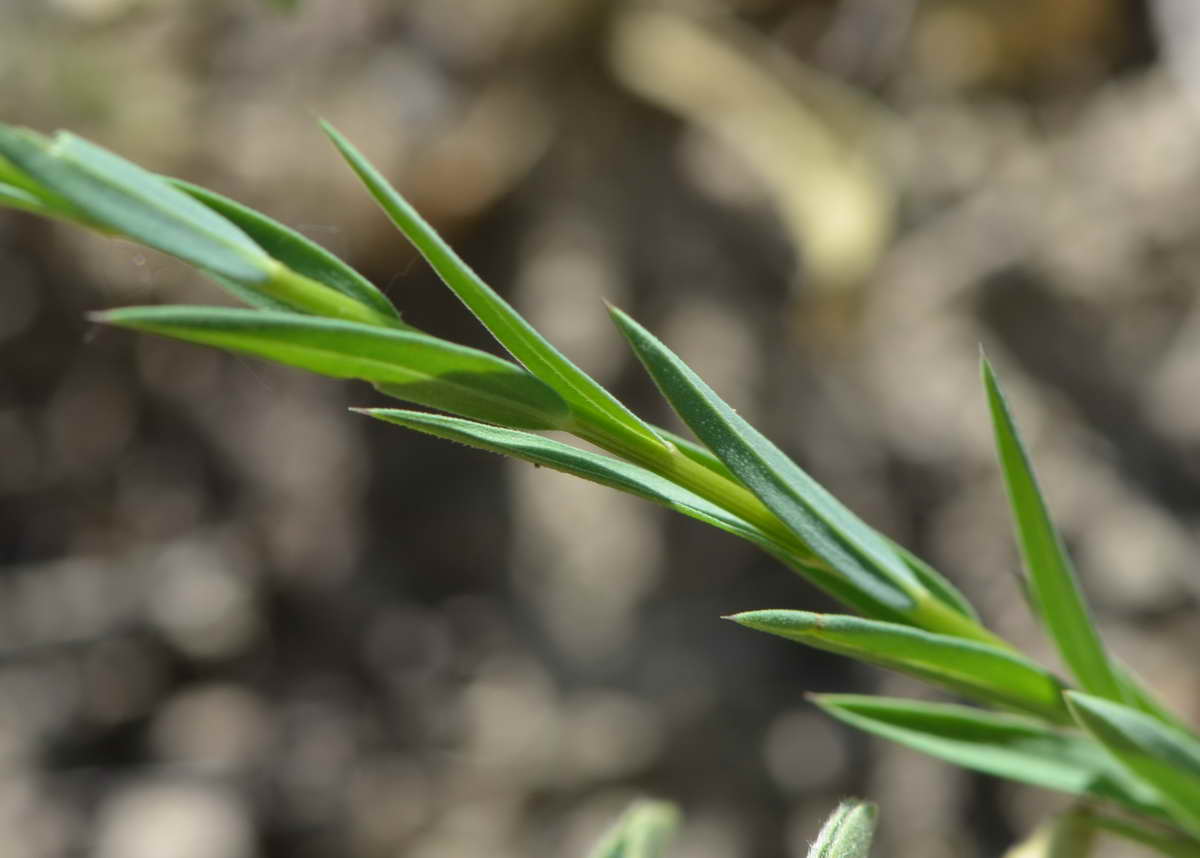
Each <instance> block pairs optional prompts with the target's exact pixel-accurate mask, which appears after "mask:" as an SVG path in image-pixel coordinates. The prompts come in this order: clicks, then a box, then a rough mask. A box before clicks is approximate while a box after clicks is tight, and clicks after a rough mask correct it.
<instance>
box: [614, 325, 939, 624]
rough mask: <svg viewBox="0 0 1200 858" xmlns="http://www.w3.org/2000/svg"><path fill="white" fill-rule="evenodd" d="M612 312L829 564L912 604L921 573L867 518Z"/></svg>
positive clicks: (723, 449)
mask: <svg viewBox="0 0 1200 858" xmlns="http://www.w3.org/2000/svg"><path fill="white" fill-rule="evenodd" d="M612 315H613V318H614V320H615V321H616V323H617V325H618V327H620V329H621V331H622V333H624V335H625V336H626V338H627V339H628V340H629V342H630V344H631V345H632V346H633V349H634V351H635V352H636V353H637V355H638V357H639V358H640V359H641V361H642V363H643V364H645V366H646V369H647V370H648V371H649V373H650V375H651V377H652V378H653V379H654V381H655V383H656V384H657V385H658V387H659V389H660V390H661V391H662V393H663V395H664V396H665V397H666V398H667V400H668V401H669V402H670V403H671V405H672V406H673V407H674V408H675V410H676V412H678V413H679V416H680V417H682V418H683V421H684V422H685V423H687V424H688V426H689V427H691V429H692V431H693V432H695V433H696V436H697V437H698V438H699V439H700V440H701V441H702V442H703V443H704V444H705V445H706V446H707V447H708V448H709V449H710V450H712V451H713V453H715V454H716V455H717V457H718V458H719V459H720V460H721V461H722V462H724V463H725V465H726V466H727V467H728V468H729V470H731V471H732V472H733V473H734V474H736V475H737V477H738V478H739V479H740V480H741V481H742V483H744V484H745V485H746V487H747V488H749V489H750V490H751V491H752V492H754V494H755V495H756V496H757V497H758V498H759V500H761V501H762V502H763V503H764V504H766V506H767V507H768V508H769V509H770V510H771V511H772V512H773V513H775V515H777V516H778V517H779V518H780V519H781V520H782V521H783V523H784V524H786V525H787V526H788V528H789V529H791V530H792V531H793V532H794V533H795V534H796V535H797V536H798V537H800V539H802V540H803V541H804V543H805V544H806V545H808V546H809V548H810V549H811V550H812V551H813V553H814V554H816V555H817V556H818V557H820V558H821V559H822V560H823V561H824V562H826V563H827V564H828V565H829V566H830V567H831V568H832V569H835V570H837V571H838V572H840V573H841V574H842V575H844V576H845V577H846V578H847V579H848V580H849V581H850V582H851V583H852V584H853V585H854V586H855V587H857V588H858V589H860V590H862V591H863V592H864V593H867V594H869V595H870V596H871V598H873V599H874V600H876V601H879V602H882V603H884V604H887V605H889V606H890V607H891V608H892V609H893V610H895V611H900V612H905V611H908V610H911V609H912V608H913V607H914V605H915V600H914V597H913V595H912V593H913V592H915V591H923V588H922V587H921V585H920V584H919V582H918V581H917V577H916V575H915V574H914V573H913V571H912V570H911V569H910V568H909V567H908V565H907V564H906V563H905V562H904V560H903V559H902V558H901V557H900V555H899V554H898V553H897V552H896V551H895V549H894V548H892V546H891V544H890V543H889V542H888V541H887V540H886V539H884V537H882V536H881V535H880V534H878V533H877V532H875V531H874V530H872V529H871V528H869V527H868V526H867V525H865V524H863V522H862V521H860V520H859V519H858V518H856V517H855V516H854V515H853V513H851V512H850V511H849V510H847V509H846V508H845V507H844V506H842V504H841V503H839V502H838V501H837V500H836V499H835V498H834V497H833V496H832V495H830V494H829V493H828V492H827V491H826V490H825V489H824V488H822V487H821V486H819V485H818V484H817V483H816V481H814V480H813V479H812V478H811V477H810V476H808V474H806V473H805V472H804V471H803V470H801V469H800V467H799V466H798V465H796V464H795V463H794V462H792V461H791V460H790V459H789V458H788V457H787V456H785V455H784V454H783V452H782V451H780V450H779V448H778V447H776V446H775V445H774V444H772V443H771V442H770V441H768V440H767V439H766V438H764V437H763V436H762V435H761V434H759V432H758V431H757V430H755V429H754V428H753V427H752V426H751V425H750V424H749V423H747V422H746V421H745V420H744V419H742V418H741V417H740V416H739V415H738V414H737V413H736V412H735V411H734V410H733V409H732V408H730V407H729V406H728V405H727V404H726V403H725V402H724V401H723V400H721V398H720V397H718V396H717V394H716V393H715V392H713V390H712V388H710V387H709V386H708V385H707V384H705V383H704V382H703V381H701V380H700V378H699V376H697V375H696V374H695V373H694V372H692V370H691V369H690V368H688V367H687V366H686V365H685V364H684V363H683V361H681V360H680V359H679V358H678V357H677V356H676V355H675V354H674V353H672V352H671V351H670V350H669V349H668V348H667V347H666V346H665V345H663V344H662V343H661V342H660V341H659V340H658V339H657V338H655V337H654V336H653V335H651V334H650V333H649V332H648V331H647V330H646V329H645V328H643V327H642V326H641V325H639V324H637V323H636V322H634V321H633V320H632V319H631V318H629V317H628V316H627V315H625V314H624V313H622V312H621V311H620V310H617V309H616V308H613V309H612Z"/></svg>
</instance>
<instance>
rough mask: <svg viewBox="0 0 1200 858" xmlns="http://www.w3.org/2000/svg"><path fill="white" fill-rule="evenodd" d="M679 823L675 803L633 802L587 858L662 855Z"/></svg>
mask: <svg viewBox="0 0 1200 858" xmlns="http://www.w3.org/2000/svg"><path fill="white" fill-rule="evenodd" d="M678 825H679V810H678V808H676V807H675V805H673V804H669V803H668V802H665V801H649V800H641V801H637V802H634V803H633V805H632V806H631V807H630V808H629V809H628V810H627V811H625V813H624V814H622V815H621V818H620V819H619V820H617V822H616V824H614V825H613V827H612V828H611V829H610V830H609V832H608V834H606V835H605V836H604V837H603V838H602V839H601V840H600V842H599V843H597V844H596V846H595V848H594V849H592V851H591V852H590V853H589V856H588V858H661V856H663V855H664V854H665V853H666V849H667V846H668V845H669V843H670V840H671V836H672V835H673V834H674V833H675V829H676V828H677V827H678Z"/></svg>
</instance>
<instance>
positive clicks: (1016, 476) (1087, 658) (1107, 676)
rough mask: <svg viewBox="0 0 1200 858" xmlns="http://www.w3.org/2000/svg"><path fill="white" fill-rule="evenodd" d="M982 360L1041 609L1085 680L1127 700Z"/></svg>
mask: <svg viewBox="0 0 1200 858" xmlns="http://www.w3.org/2000/svg"><path fill="white" fill-rule="evenodd" d="M981 366H982V372H983V382H984V386H985V387H986V388H987V397H988V406H989V408H990V409H991V412H992V426H993V428H994V430H995V435H996V449H997V452H998V454H999V457H1000V465H1001V468H1002V470H1003V471H1004V482H1005V485H1006V486H1007V488H1008V497H1009V502H1010V506H1011V507H1012V512H1013V517H1014V519H1015V521H1016V527H1017V536H1018V541H1019V542H1020V545H1021V556H1022V557H1023V558H1024V561H1025V568H1026V570H1027V571H1028V573H1029V584H1030V592H1031V593H1032V595H1033V598H1034V602H1035V604H1036V609H1035V613H1036V614H1038V615H1039V617H1040V619H1041V620H1042V622H1043V623H1045V625H1046V627H1047V631H1049V633H1050V635H1051V637H1053V639H1054V642H1055V644H1056V645H1057V647H1058V651H1059V652H1060V653H1061V654H1062V657H1063V661H1065V662H1066V663H1067V665H1068V666H1069V667H1070V668H1071V672H1072V673H1073V674H1074V675H1075V678H1076V679H1077V680H1078V681H1079V684H1080V686H1082V687H1083V689H1084V690H1086V691H1089V692H1091V693H1092V694H1097V695H1099V696H1101V697H1106V698H1108V699H1109V700H1122V699H1123V698H1124V695H1123V693H1122V688H1121V683H1120V681H1119V679H1118V677H1117V671H1116V669H1115V668H1114V666H1113V664H1112V662H1111V661H1110V660H1109V658H1108V655H1107V654H1106V653H1105V651H1104V644H1103V643H1102V642H1101V640H1100V635H1099V633H1098V632H1097V630H1096V625H1095V623H1094V622H1093V621H1092V618H1091V615H1090V613H1089V612H1088V608H1087V604H1086V602H1085V600H1084V597H1083V593H1082V591H1081V590H1080V588H1079V582H1078V580H1077V579H1076V577H1075V571H1074V569H1073V568H1072V566H1071V560H1070V558H1069V557H1068V556H1067V552H1066V549H1065V548H1064V547H1063V544H1062V540H1061V539H1060V538H1059V535H1058V531H1057V530H1056V529H1055V527H1054V524H1053V522H1052V521H1051V520H1050V513H1049V511H1048V510H1047V508H1046V504H1045V501H1044V500H1043V499H1042V493H1041V490H1040V489H1039V488H1038V484H1037V479H1036V477H1035V476H1034V473H1033V468H1032V466H1031V465H1030V462H1029V456H1028V454H1027V453H1026V451H1025V445H1024V443H1023V442H1022V441H1021V437H1020V434H1019V433H1018V431H1017V427H1016V423H1015V422H1014V421H1013V417H1012V412H1011V411H1010V410H1009V407H1008V402H1007V401H1006V400H1005V397H1004V393H1003V392H1002V391H1001V389H1000V383H999V382H998V381H997V379H996V374H995V373H994V372H993V371H992V367H991V364H989V363H988V361H987V359H986V358H985V359H983V360H982V361H981Z"/></svg>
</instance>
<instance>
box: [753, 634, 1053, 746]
mask: <svg viewBox="0 0 1200 858" xmlns="http://www.w3.org/2000/svg"><path fill="white" fill-rule="evenodd" d="M729 619H731V620H733V621H734V622H735V623H739V624H740V625H743V626H746V627H747V628H751V629H756V630H758V631H761V632H767V633H769V634H773V635H779V636H780V637H784V638H787V639H788V640H792V641H796V642H798V643H802V644H807V645H808V646H811V647H815V648H817V649H822V650H826V651H828V652H835V653H838V654H839V655H845V656H849V657H851V658H856V659H858V660H860V661H865V662H868V663H870V664H876V665H879V666H880V667H886V668H889V669H891V670H897V671H900V672H902V673H908V674H911V675H913V676H917V677H920V678H921V679H925V680H928V681H930V682H934V683H937V684H938V685H942V686H944V687H946V688H949V689H951V690H953V691H958V692H961V693H963V694H966V695H969V696H971V697H974V698H977V699H981V700H985V701H988V702H991V703H997V704H1000V705H1003V706H1008V707H1012V708H1016V709H1021V710H1023V711H1025V712H1029V713H1031V714H1034V715H1037V716H1039V717H1042V718H1047V719H1049V720H1051V721H1057V722H1059V723H1070V721H1071V718H1070V715H1069V714H1068V712H1067V710H1066V707H1065V705H1064V704H1063V702H1062V692H1063V686H1062V683H1061V682H1059V681H1058V679H1056V678H1055V677H1054V676H1053V675H1051V674H1050V673H1049V672H1048V671H1046V670H1045V669H1043V668H1041V667H1039V666H1038V665H1036V664H1034V663H1033V662H1031V661H1029V660H1028V659H1026V658H1024V657H1023V656H1020V655H1018V654H1016V653H1013V652H1009V651H1006V650H1001V649H997V648H995V647H992V646H988V645H987V644H983V643H979V642H976V641H969V640H964V639H963V638H958V637H954V636H952V635H941V634H934V633H933V632H927V631H924V630H922V629H917V628H913V627H912V626H905V625H899V624H896V623H883V622H878V621H876V620H864V619H861V618H859V617H847V616H840V615H832V614H814V613H810V612H808V611H787V610H767V611H747V612H745V613H741V614H734V615H733V616H731V617H729Z"/></svg>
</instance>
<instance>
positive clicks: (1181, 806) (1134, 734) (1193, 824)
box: [1067, 691, 1200, 837]
mask: <svg viewBox="0 0 1200 858" xmlns="http://www.w3.org/2000/svg"><path fill="white" fill-rule="evenodd" d="M1067 704H1068V705H1069V706H1070V707H1071V714H1072V715H1074V716H1075V720H1076V721H1077V722H1078V723H1079V725H1080V726H1081V727H1083V729H1084V730H1086V731H1087V732H1088V733H1089V734H1090V735H1091V736H1093V737H1094V738H1095V739H1096V741H1098V742H1099V743H1100V744H1102V745H1103V746H1104V747H1105V748H1106V749H1108V752H1109V753H1111V754H1112V755H1113V757H1114V758H1116V759H1117V760H1118V761H1119V762H1120V763H1121V765H1122V766H1124V767H1125V768H1126V769H1127V770H1128V771H1129V772H1131V773H1132V774H1133V775H1134V776H1135V777H1137V778H1138V779H1140V780H1141V781H1142V782H1143V783H1145V784H1147V785H1149V786H1150V787H1151V788H1152V789H1153V790H1154V791H1155V792H1156V793H1158V795H1159V796H1160V797H1161V799H1162V803H1163V805H1164V806H1165V807H1166V808H1167V810H1168V812H1169V813H1170V814H1171V816H1172V817H1173V818H1174V819H1175V820H1176V821H1177V822H1179V824H1180V825H1182V826H1184V827H1185V828H1187V830H1188V831H1190V832H1191V834H1192V835H1193V836H1197V837H1200V739H1198V738H1197V737H1195V736H1193V735H1189V734H1188V733H1185V732H1184V731H1183V730H1177V729H1175V728H1174V727H1169V726H1167V725H1166V724H1164V723H1162V722H1161V721H1159V720H1158V719H1157V718H1154V717H1152V716H1150V715H1147V714H1146V713H1145V712H1140V711H1138V710H1137V709H1134V708H1133V707H1131V706H1126V705H1124V704H1122V703H1114V702H1113V701H1111V700H1106V699H1104V698H1103V697H1099V696H1096V695H1091V694H1083V693H1081V692H1074V691H1073V692H1068V693H1067Z"/></svg>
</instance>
